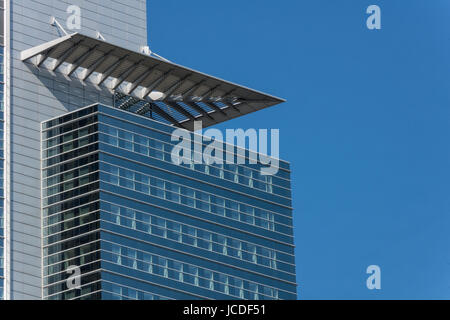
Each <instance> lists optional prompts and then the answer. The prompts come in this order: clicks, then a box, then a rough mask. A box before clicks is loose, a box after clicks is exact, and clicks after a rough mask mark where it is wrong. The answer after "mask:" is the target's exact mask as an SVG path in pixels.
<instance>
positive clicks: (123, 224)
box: [42, 105, 297, 300]
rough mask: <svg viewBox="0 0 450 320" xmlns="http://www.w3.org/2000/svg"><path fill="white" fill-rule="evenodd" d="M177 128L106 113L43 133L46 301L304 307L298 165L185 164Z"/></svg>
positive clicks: (60, 122)
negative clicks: (70, 279)
mask: <svg viewBox="0 0 450 320" xmlns="http://www.w3.org/2000/svg"><path fill="white" fill-rule="evenodd" d="M173 130H174V127H173V126H169V125H166V124H163V123H160V122H157V121H154V120H152V119H148V118H145V117H142V116H139V115H136V114H133V113H129V112H125V111H122V110H119V109H117V108H112V107H106V106H103V105H93V106H90V107H87V108H83V109H80V110H78V111H76V112H72V113H68V114H66V115H64V116H61V117H59V118H56V119H53V120H49V121H46V122H44V123H43V124H42V159H43V163H42V183H43V186H42V199H43V200H42V201H43V203H42V210H43V222H42V223H43V268H44V270H43V275H44V278H43V298H44V299H100V298H102V299H260V300H264V299H296V297H297V296H296V277H295V261H294V246H293V230H292V208H291V190H290V187H291V186H290V166H289V164H288V163H287V162H283V161H281V162H280V170H279V172H278V173H277V174H276V175H274V176H264V175H261V174H260V169H261V168H260V165H232V164H224V165H217V164H214V165H206V164H203V165H200V164H195V165H194V164H186V165H176V164H174V163H173V162H172V159H171V152H172V150H173V147H174V142H172V141H171V134H172V132H173ZM191 134H192V133H191ZM204 147H205V146H203V148H204ZM73 267H78V268H80V270H81V275H82V277H81V288H79V289H71V288H70V287H69V286H68V283H67V270H69V269H71V268H73Z"/></svg>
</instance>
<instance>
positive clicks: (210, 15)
mask: <svg viewBox="0 0 450 320" xmlns="http://www.w3.org/2000/svg"><path fill="white" fill-rule="evenodd" d="M371 4H377V5H379V6H380V7H381V10H382V30H380V31H369V30H368V29H367V27H366V22H365V21H366V17H367V15H366V14H365V11H366V8H367V7H368V6H369V5H371ZM148 6H149V9H148V11H149V43H150V45H151V48H152V49H153V50H154V51H155V52H157V53H159V54H161V55H162V56H164V57H166V58H168V59H170V60H172V61H174V62H177V63H179V64H182V65H186V66H189V67H191V68H194V69H197V70H200V71H203V72H206V73H210V74H212V75H215V76H218V77H221V78H224V79H227V80H230V81H233V82H237V83H240V84H243V85H247V86H249V87H251V88H255V89H258V90H262V91H265V92H268V93H271V94H274V95H277V96H280V97H283V98H286V99H287V100H288V102H287V103H285V104H283V105H279V106H276V107H274V108H271V109H267V110H263V111H261V112H257V113H254V114H251V115H248V116H245V117H242V118H240V119H236V120H233V121H231V122H228V123H226V126H225V125H222V126H220V128H222V129H223V128H226V127H229V128H252V127H254V128H279V129H280V130H281V156H282V158H283V159H286V160H288V161H290V162H291V163H292V168H293V176H292V178H293V198H294V203H293V206H294V208H295V213H294V214H295V228H296V229H295V233H296V236H295V241H296V246H297V249H296V255H297V272H298V282H299V285H300V286H299V293H300V295H299V297H300V299H430V298H436V299H443V298H447V299H450V139H449V138H450V1H448V0H433V1H429V0H408V1H407V0H402V1H400V0H389V1H387V0H386V1H382V0H371V1H365V0H357V1H356V0H339V1H338V0H298V1H292V0H282V1H280V0H278V1H268V0H258V1H256V0H246V1H243V0H227V1H211V0H191V1H180V0H151V1H149V4H148ZM372 264H376V265H379V266H380V267H381V269H382V290H381V291H378V292H372V291H369V290H368V289H367V288H366V285H365V281H366V277H367V275H366V273H365V271H366V268H367V266H369V265H372Z"/></svg>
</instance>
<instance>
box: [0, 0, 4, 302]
mask: <svg viewBox="0 0 450 320" xmlns="http://www.w3.org/2000/svg"><path fill="white" fill-rule="evenodd" d="M4 24H5V1H4V0H0V300H1V299H3V296H4V282H5V278H4V277H5V272H4V270H5V269H4V267H5V259H4V257H5V252H4V251H5V229H4V225H5V223H4V221H5V219H4V218H5V214H4V202H5V198H4V197H5V194H4V193H5V192H4V168H5V155H4V127H5V116H4V106H5V98H4V92H5V73H4V61H5V59H4V53H5V47H4V45H5V36H4V33H5V28H4Z"/></svg>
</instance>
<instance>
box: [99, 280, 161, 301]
mask: <svg viewBox="0 0 450 320" xmlns="http://www.w3.org/2000/svg"><path fill="white" fill-rule="evenodd" d="M102 290H103V292H104V293H106V295H105V298H106V299H107V300H169V299H168V298H166V297H163V296H161V295H157V294H153V293H148V292H144V291H140V290H136V289H133V288H128V287H124V286H120V285H118V284H113V283H110V282H106V281H102Z"/></svg>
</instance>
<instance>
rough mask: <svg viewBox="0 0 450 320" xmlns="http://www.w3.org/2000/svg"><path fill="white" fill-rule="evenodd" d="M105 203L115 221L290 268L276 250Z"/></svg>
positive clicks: (193, 244) (207, 247) (195, 245)
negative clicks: (284, 263) (282, 264)
mask: <svg viewBox="0 0 450 320" xmlns="http://www.w3.org/2000/svg"><path fill="white" fill-rule="evenodd" d="M101 206H102V210H106V211H107V212H108V213H109V214H107V215H104V216H105V219H106V220H108V221H109V222H111V223H114V224H117V225H120V226H124V227H127V228H130V229H135V230H138V231H141V232H145V233H149V234H152V235H155V236H159V237H162V238H165V239H169V240H172V241H176V242H179V243H183V244H186V245H190V246H193V247H197V248H201V249H204V250H208V251H212V252H215V253H219V254H222V255H225V256H230V257H233V258H237V259H241V260H244V261H247V262H251V263H255V264H258V265H262V266H265V267H269V268H272V269H280V270H283V271H288V272H289V270H286V269H287V268H286V267H284V268H283V267H279V266H278V264H277V262H281V263H283V262H282V261H280V260H277V259H279V258H278V257H277V253H276V251H275V250H273V249H269V248H265V247H261V246H259V245H256V244H253V243H249V242H246V241H241V240H238V239H234V238H231V237H227V236H224V235H221V234H218V233H215V232H210V231H206V230H203V229H199V228H196V227H192V226H189V225H186V224H182V223H178V222H175V221H171V220H168V219H164V218H160V217H157V216H154V215H150V214H146V213H142V212H139V211H135V210H132V209H128V208H124V207H119V206H116V205H113V204H109V203H103V202H102V204H101ZM291 271H292V270H291Z"/></svg>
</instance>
